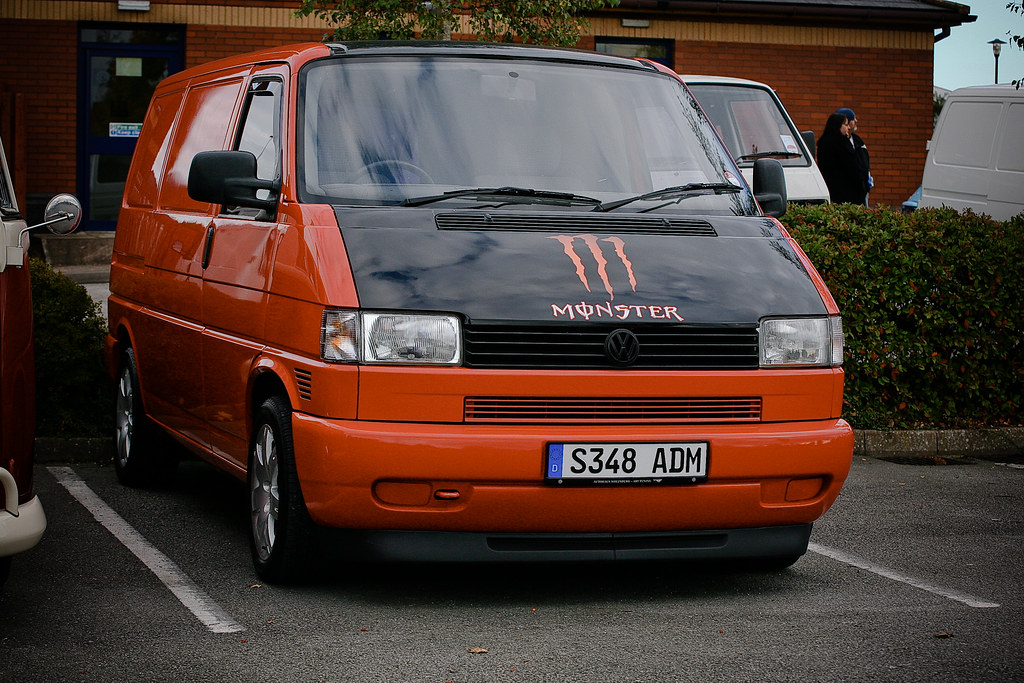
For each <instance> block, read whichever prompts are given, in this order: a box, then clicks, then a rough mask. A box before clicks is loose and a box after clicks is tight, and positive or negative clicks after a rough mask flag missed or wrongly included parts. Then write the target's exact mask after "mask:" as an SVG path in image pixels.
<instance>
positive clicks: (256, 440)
mask: <svg viewBox="0 0 1024 683" xmlns="http://www.w3.org/2000/svg"><path fill="white" fill-rule="evenodd" d="M247 480H248V483H249V502H250V506H249V512H250V524H249V547H250V550H251V551H252V561H253V565H254V567H255V568H256V573H257V574H258V575H259V577H260V578H261V579H263V580H264V581H267V582H268V583H278V584H285V583H295V582H298V581H300V580H301V579H303V578H305V576H306V574H307V571H308V567H309V562H310V559H311V557H312V551H313V545H314V541H315V537H314V526H313V522H312V520H311V519H310V517H309V512H308V510H307V509H306V502H305V500H304V499H303V497H302V489H301V488H300V487H299V476H298V473H297V471H296V469H295V453H294V449H293V446H292V421H291V408H290V407H289V405H288V403H287V401H285V400H284V399H282V398H280V397H278V396H274V397H271V398H268V399H267V400H266V401H264V402H263V404H262V405H261V406H260V409H259V411H258V412H257V415H256V422H255V428H254V430H253V440H252V446H251V447H250V450H249V469H248V475H247Z"/></svg>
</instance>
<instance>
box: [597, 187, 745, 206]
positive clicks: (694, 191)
mask: <svg viewBox="0 0 1024 683" xmlns="http://www.w3.org/2000/svg"><path fill="white" fill-rule="evenodd" d="M742 191H743V188H742V187H740V186H739V185H733V184H732V183H688V184H686V185H674V186H673V187H666V188H663V189H661V190H655V191H654V192H648V193H646V194H639V195H637V196H635V197H626V198H625V199H619V200H616V201H614V202H604V203H603V204H598V205H597V206H595V207H594V208H593V209H592V211H612V210H614V209H617V208H619V207H620V206H625V205H626V204H632V203H633V202H642V201H646V200H649V199H672V198H683V197H687V196H693V195H700V194H710V193H714V194H728V193H733V192H742Z"/></svg>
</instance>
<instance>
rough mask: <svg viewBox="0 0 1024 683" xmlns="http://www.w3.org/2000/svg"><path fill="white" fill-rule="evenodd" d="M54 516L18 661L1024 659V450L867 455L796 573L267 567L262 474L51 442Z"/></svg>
mask: <svg viewBox="0 0 1024 683" xmlns="http://www.w3.org/2000/svg"><path fill="white" fill-rule="evenodd" d="M37 486H38V490H39V494H40V496H41V497H42V499H43V501H44V504H45V506H46V511H47V516H48V519H49V528H48V530H47V533H46V536H45V537H44V539H43V541H42V542H41V544H40V545H39V546H37V547H36V548H34V549H33V550H31V551H29V552H28V553H26V554H24V555H22V556H19V557H17V558H16V560H15V562H14V565H13V567H12V572H11V577H10V580H9V581H8V583H7V586H6V589H5V591H4V594H3V596H2V597H0V680H10V681H57V680H81V681H98V680H104V681H107V680H154V681H163V680H167V681H170V680H180V679H183V678H186V677H187V678H188V679H189V680H194V681H207V680H210V681H212V680H218V681H234V680H239V681H240V680H252V679H265V680H290V681H299V680H302V681H305V680H309V681H314V680H316V681H320V680H323V681H335V680H351V681H550V680H554V679H562V680H566V681H707V680H730V681H731V680H759V681H803V680H807V681H811V680H813V681H820V680H864V681H867V680H872V681H874V680H891V681H943V680H946V681H982V680H986V681H987V680H1005V681H1011V680H1021V679H1022V678H1024V657H1022V655H1021V652H1020V643H1021V642H1024V641H1022V638H1024V613H1022V609H1024V598H1022V592H1021V590H1020V586H1021V583H1022V581H1024V562H1022V560H1024V513H1022V510H1024V466H1022V465H1021V464H1020V463H1019V462H1017V463H1014V462H995V461H984V460H973V461H961V462H957V463H956V464H951V465H946V466H930V467H925V466H916V465H909V464H902V463H894V462H887V461H884V460H879V459H875V458H860V457H857V458H855V459H854V463H853V469H852V472H851V475H850V478H849V480H848V483H847V485H846V487H845V489H844V491H843V493H842V495H841V496H840V498H839V500H838V502H837V503H836V505H835V506H834V507H833V508H832V509H831V510H830V511H829V512H828V513H827V514H826V515H825V517H824V518H822V520H821V521H820V522H819V523H818V524H817V525H816V527H815V532H814V535H813V536H812V546H811V550H810V552H808V554H807V555H806V556H805V557H804V558H802V559H801V560H800V561H799V562H797V564H796V565H794V566H793V567H792V568H790V569H788V570H785V571H782V572H777V573H769V574H764V573H758V572H753V571H746V570H745V569H744V568H743V567H741V566H740V567H736V566H733V567H694V566H686V565H678V564H651V563H645V564H631V565H627V564H617V565H547V564H545V565H536V564H535V565H526V566H515V567H495V566H486V567H481V566H469V565H465V566H458V565H456V566H447V565H446V566H417V565H384V566H377V565H369V566H368V565H364V564H360V563H358V562H350V561H347V560H346V559H345V558H344V555H343V554H338V555H334V554H331V555H328V556H325V557H324V558H323V561H322V563H321V566H320V570H319V572H318V573H317V576H316V578H315V579H314V580H312V581H311V582H310V583H309V584H307V585H304V586H300V587H290V588H281V587H274V586H269V585H261V584H260V583H259V581H258V580H257V579H256V576H255V574H254V573H253V571H252V569H251V566H250V561H249V557H248V548H247V536H246V524H247V517H246V513H245V490H244V486H242V485H241V484H239V483H238V482H236V481H234V480H232V479H229V478H227V477H225V476H224V475H222V474H220V473H218V472H215V471H214V470H212V469H211V468H209V467H208V466H206V465H204V464H201V463H198V462H187V463H183V464H182V466H181V467H180V468H179V472H178V475H177V477H176V478H175V479H174V480H173V481H171V482H169V483H168V484H167V485H166V486H164V487H162V488H159V489H154V490H133V489H127V488H123V487H121V486H120V485H119V484H118V483H117V482H116V479H115V477H114V473H113V470H112V468H111V467H109V466H105V465H96V464H82V463H71V464H61V463H46V464H45V465H40V466H39V467H38V474H37Z"/></svg>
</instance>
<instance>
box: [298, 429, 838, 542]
mask: <svg viewBox="0 0 1024 683" xmlns="http://www.w3.org/2000/svg"><path fill="white" fill-rule="evenodd" d="M292 434H293V441H294V447H295V459H296V466H297V469H298V475H299V481H300V484H301V488H302V492H303V496H304V498H305V502H306V506H307V508H308V509H309V512H310V515H311V517H312V518H313V520H314V521H315V522H317V523H318V524H321V525H324V526H331V527H338V528H343V529H362V530H392V531H398V530H406V531H441V532H470V533H481V534H488V535H494V534H573V535H576V534H636V533H641V534H650V533H652V532H656V533H660V532H667V533H670V534H673V533H676V532H679V531H698V530H722V529H756V528H761V527H780V526H793V525H807V524H810V523H812V522H813V521H814V520H816V519H818V518H819V517H820V516H821V515H822V514H824V512H825V511H826V510H827V509H828V508H829V507H830V506H831V504H832V503H833V501H834V500H835V498H836V496H838V494H839V490H840V488H841V487H842V484H843V482H844V481H845V479H846V476H847V474H848V472H849V469H850V464H851V460H852V455H853V430H852V429H851V428H850V426H849V425H848V424H847V423H846V422H845V421H843V420H825V421H811V422H787V423H771V424H763V423H762V424H745V425H735V424H731V425H686V426H679V425H657V426H650V425H647V426H632V425H615V426H551V425H548V426H527V425H466V424H420V423H389V422H369V421H351V420H327V419H323V418H317V417H313V416H310V415H306V414H303V413H294V414H293V419H292ZM612 440H614V441H623V442H631V441H670V440H679V441H688V440H704V441H707V442H708V443H709V444H710V446H709V453H710V456H709V458H710V459H709V469H708V475H709V476H708V480H707V481H706V482H703V483H700V484H694V485H678V486H610V487H573V488H559V487H555V486H552V485H549V484H546V483H545V482H544V480H543V471H544V464H543V454H544V450H545V444H547V443H549V442H562V441H564V442H586V441H595V442H600V441H612Z"/></svg>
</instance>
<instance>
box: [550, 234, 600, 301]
mask: <svg viewBox="0 0 1024 683" xmlns="http://www.w3.org/2000/svg"><path fill="white" fill-rule="evenodd" d="M548 239H551V240H558V241H559V242H560V243H561V244H562V247H564V248H565V255H566V256H568V257H569V258H570V259H571V260H572V262H573V263H574V264H575V265H576V275H578V276H579V278H580V282H582V283H583V286H584V287H586V288H587V291H588V292H589V291H590V283H589V282H587V269H586V268H585V267H584V266H583V261H581V260H580V257H579V256H578V255H577V254H576V250H575V249H573V248H572V243H573V240H575V239H576V238H575V237H573V236H571V235H555V236H554V237H549V238H548Z"/></svg>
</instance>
